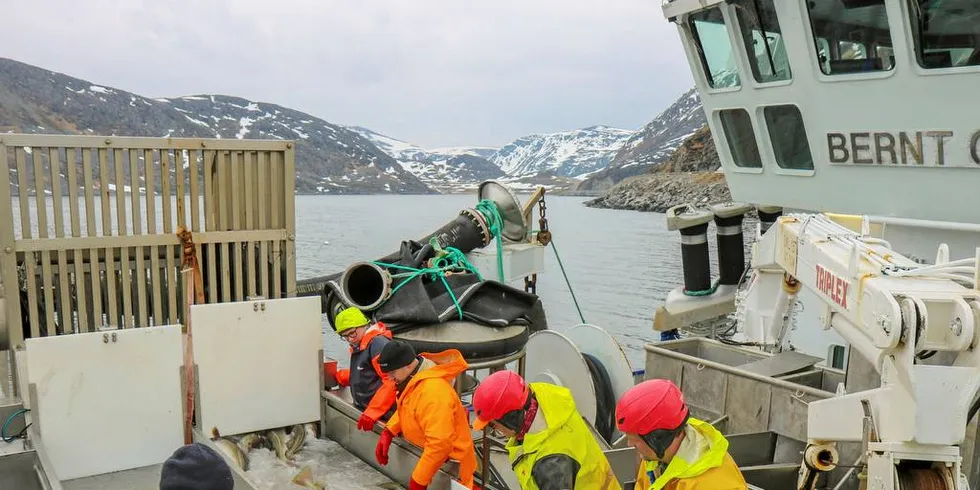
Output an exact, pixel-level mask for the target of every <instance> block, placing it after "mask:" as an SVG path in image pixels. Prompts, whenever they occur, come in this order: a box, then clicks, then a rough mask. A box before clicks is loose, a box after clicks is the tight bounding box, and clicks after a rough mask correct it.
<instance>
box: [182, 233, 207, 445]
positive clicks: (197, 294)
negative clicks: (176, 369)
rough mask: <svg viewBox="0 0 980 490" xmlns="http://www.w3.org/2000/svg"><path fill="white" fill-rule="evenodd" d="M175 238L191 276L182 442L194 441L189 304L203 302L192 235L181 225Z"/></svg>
mask: <svg viewBox="0 0 980 490" xmlns="http://www.w3.org/2000/svg"><path fill="white" fill-rule="evenodd" d="M177 238H179V239H180V244H181V250H182V251H183V254H182V260H181V263H180V267H181V270H183V271H190V272H191V274H192V275H193V278H192V279H191V280H190V281H186V282H187V284H184V288H185V292H186V294H187V298H186V300H187V306H188V313H187V314H186V315H184V334H185V335H184V377H185V378H186V383H185V385H186V386H187V400H186V403H187V406H186V410H185V413H186V414H187V415H186V418H185V419H184V444H190V443H192V442H194V435H193V433H192V430H191V421H192V420H193V417H194V349H193V348H192V342H191V338H192V337H191V316H190V305H193V304H201V303H204V302H205V300H204V278H203V276H202V275H201V267H200V265H199V264H198V262H197V250H196V249H197V247H196V246H195V245H194V237H193V235H192V234H191V232H190V230H188V229H186V228H184V227H183V226H181V227H178V228H177Z"/></svg>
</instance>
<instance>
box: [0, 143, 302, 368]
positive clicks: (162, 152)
mask: <svg viewBox="0 0 980 490" xmlns="http://www.w3.org/2000/svg"><path fill="white" fill-rule="evenodd" d="M294 152H295V148H294V145H293V143H292V142H291V141H284V140H228V139H206V138H166V137H162V138H137V137H115V136H113V137H104V136H78V135H67V136H66V135H33V134H30V135H29V134H2V135H0V169H2V170H3V171H2V172H0V284H2V286H3V287H2V288H0V291H5V293H4V295H5V298H0V301H2V302H3V303H5V307H4V308H0V312H4V314H3V318H0V350H2V349H7V348H16V347H17V346H18V345H20V344H22V342H23V339H24V338H30V337H42V336H49V335H63V334H71V333H79V332H92V331H98V330H100V329H106V328H109V329H112V328H135V327H145V326H150V325H167V324H176V323H180V324H184V318H185V315H186V311H187V307H188V303H189V299H193V298H194V297H193V296H192V297H191V298H188V295H187V292H188V290H189V289H190V288H186V287H185V284H188V285H189V284H190V282H188V281H192V280H193V279H194V278H193V274H191V273H188V272H187V271H190V270H191V269H190V268H189V267H188V266H189V265H192V262H193V261H192V260H191V259H196V262H197V264H199V269H198V270H199V271H200V281H199V282H198V283H197V284H198V288H200V290H197V288H194V289H195V293H196V294H197V301H195V302H196V303H200V302H207V303H216V302H229V301H244V300H247V299H249V298H251V297H265V298H280V297H287V296H294V295H295V294H296V272H295V271H296V266H295V260H294V257H295V243H294V239H295V231H296V225H295V213H294V209H295V162H294ZM181 232H185V233H181ZM186 232H189V233H186ZM181 237H183V239H182V238H181Z"/></svg>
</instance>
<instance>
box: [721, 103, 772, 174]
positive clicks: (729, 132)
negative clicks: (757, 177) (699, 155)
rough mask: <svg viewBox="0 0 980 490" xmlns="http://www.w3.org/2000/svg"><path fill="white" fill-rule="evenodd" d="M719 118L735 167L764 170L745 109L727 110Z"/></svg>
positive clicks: (750, 120)
mask: <svg viewBox="0 0 980 490" xmlns="http://www.w3.org/2000/svg"><path fill="white" fill-rule="evenodd" d="M718 118H719V119H720V120H721V128H722V130H723V131H724V136H725V140H727V141H728V149H729V150H730V151H731V152H732V160H733V161H734V163H735V165H736V166H738V167H742V168H762V157H761V156H759V145H758V144H757V143H756V140H755V131H754V130H753V129H752V119H751V118H750V117H749V113H748V112H746V111H745V109H725V110H722V111H718Z"/></svg>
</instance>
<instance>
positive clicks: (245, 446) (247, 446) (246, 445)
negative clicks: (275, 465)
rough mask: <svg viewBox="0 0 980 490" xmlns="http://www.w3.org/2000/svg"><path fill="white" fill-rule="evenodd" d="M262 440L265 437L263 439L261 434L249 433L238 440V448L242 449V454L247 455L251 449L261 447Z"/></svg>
mask: <svg viewBox="0 0 980 490" xmlns="http://www.w3.org/2000/svg"><path fill="white" fill-rule="evenodd" d="M264 440H265V437H263V436H262V434H259V433H258V432H249V433H248V434H245V435H244V436H242V438H241V439H239V440H238V447H240V448H241V449H242V452H244V453H245V454H248V452H249V451H251V450H252V448H255V447H259V446H261V445H262V444H263V442H264Z"/></svg>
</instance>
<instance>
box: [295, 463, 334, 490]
mask: <svg viewBox="0 0 980 490" xmlns="http://www.w3.org/2000/svg"><path fill="white" fill-rule="evenodd" d="M293 484H295V485H299V486H301V487H305V488H312V489H315V490H325V489H326V487H325V486H324V485H323V483H321V482H318V481H316V480H314V479H313V468H312V467H310V466H304V467H303V469H301V470H299V473H297V474H296V476H294V477H293Z"/></svg>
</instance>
